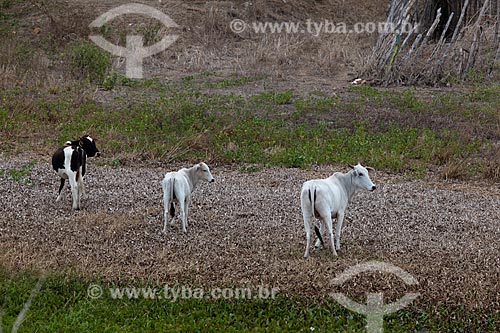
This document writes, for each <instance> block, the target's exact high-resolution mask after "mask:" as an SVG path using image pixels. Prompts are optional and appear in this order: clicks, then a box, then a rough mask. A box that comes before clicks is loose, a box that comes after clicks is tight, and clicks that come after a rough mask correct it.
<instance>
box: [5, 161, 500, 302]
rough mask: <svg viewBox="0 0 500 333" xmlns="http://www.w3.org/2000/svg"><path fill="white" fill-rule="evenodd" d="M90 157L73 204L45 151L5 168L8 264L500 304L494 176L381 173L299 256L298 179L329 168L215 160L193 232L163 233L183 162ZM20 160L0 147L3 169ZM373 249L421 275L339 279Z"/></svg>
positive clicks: (199, 193) (196, 203) (194, 211)
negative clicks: (18, 172) (475, 179)
mask: <svg viewBox="0 0 500 333" xmlns="http://www.w3.org/2000/svg"><path fill="white" fill-rule="evenodd" d="M95 161H96V160H95V159H94V160H92V161H91V162H90V166H89V171H88V174H87V176H86V180H85V183H86V192H87V195H86V197H85V198H84V199H83V210H82V211H78V212H74V211H72V210H71V203H70V200H71V199H70V193H69V191H68V193H67V195H66V197H65V199H64V200H63V201H61V202H58V203H56V202H55V198H56V190H57V187H58V184H59V180H58V178H57V176H56V174H55V173H54V172H53V171H52V170H51V166H50V164H49V163H48V162H46V161H39V162H38V163H36V165H35V166H34V168H33V170H32V172H31V175H30V176H29V181H30V184H29V185H26V184H25V183H24V182H15V181H13V180H12V179H9V177H8V176H6V175H3V176H0V193H1V198H2V204H1V205H2V213H1V214H0V264H1V265H3V266H5V267H9V268H11V269H21V268H32V269H33V268H34V269H36V270H49V271H67V272H71V271H73V272H75V271H76V272H77V273H83V274H86V275H96V276H99V277H102V278H104V279H111V280H114V281H122V282H123V283H125V282H124V281H130V280H131V279H137V280H146V281H149V282H150V283H158V284H164V283H168V284H170V285H172V284H174V283H179V284H190V285H196V286H199V285H201V286H212V287H215V286H218V287H222V286H258V285H268V286H272V287H277V288H279V289H280V292H281V293H284V294H290V295H296V294H300V295H308V296H319V297H326V296H327V295H328V293H330V292H332V291H334V290H335V289H339V288H340V289H339V290H340V291H344V292H346V293H348V294H350V295H353V297H357V296H359V295H363V294H364V292H365V291H375V290H378V291H384V292H386V296H388V297H389V298H394V299H396V298H399V297H400V295H402V294H404V293H405V292H410V291H411V292H420V293H421V294H422V295H421V299H420V302H423V303H428V304H441V303H442V304H452V305H457V306H462V305H463V306H466V307H467V308H470V309H488V310H492V309H498V308H499V292H500V284H499V283H498V281H499V272H500V258H499V254H500V245H499V242H498V239H499V237H500V219H499V218H500V216H499V215H500V211H499V209H498V207H500V190H499V189H498V186H495V185H487V184H482V183H467V184H465V183H444V182H439V181H432V180H425V181H424V180H411V181H409V180H405V179H404V178H402V177H398V176H394V175H389V174H385V173H383V172H377V173H375V174H374V175H373V176H372V179H373V180H374V182H375V183H376V184H377V185H378V188H377V190H376V191H375V192H373V193H369V192H365V193H361V194H359V195H358V196H357V197H356V198H355V199H354V201H353V203H352V204H351V207H350V209H349V211H348V213H347V221H346V223H345V225H344V229H343V234H342V240H343V244H342V249H341V251H340V252H339V257H338V258H333V257H332V256H331V252H330V250H329V248H326V249H323V250H321V251H318V252H312V254H311V257H310V258H309V259H308V260H304V259H303V258H302V256H303V251H304V246H305V239H304V238H305V237H304V231H303V222H302V219H301V213H300V203H299V192H300V187H301V184H302V182H304V181H305V180H307V179H311V178H317V177H326V176H328V175H329V174H330V173H331V172H332V171H333V170H332V168H331V167H316V168H313V169H312V170H298V169H285V168H267V169H264V170H262V171H257V172H241V171H240V167H237V166H218V165H212V173H213V175H214V177H215V178H216V182H215V183H213V184H207V183H203V184H201V185H200V186H199V188H197V189H196V191H195V193H194V194H193V203H192V208H191V211H190V215H189V220H188V233H187V234H183V233H182V232H181V228H180V225H179V224H176V225H175V226H174V227H173V228H170V229H169V230H168V233H167V234H162V233H161V229H162V214H163V207H162V192H161V186H160V181H161V179H162V177H163V175H164V173H165V172H166V171H168V170H173V169H176V168H177V167H179V165H175V166H172V165H170V166H153V165H151V166H134V167H127V168H119V169H117V168H113V167H110V166H96V165H95V164H94V162H95ZM24 162H27V160H26V161H22V160H20V159H19V158H16V159H9V158H6V157H1V156H0V169H4V170H5V169H12V168H19V167H20V165H22V164H23V163H24ZM431 178H432V177H429V179H431ZM368 260H380V261H384V262H388V263H392V264H394V265H396V266H399V267H401V268H403V269H404V270H406V271H408V272H409V273H410V274H412V275H413V276H414V277H415V278H416V279H417V280H418V281H419V285H418V286H416V287H407V286H405V285H404V284H403V283H402V282H401V281H400V280H398V279H396V278H394V276H390V275H387V274H385V273H372V274H363V275H361V276H358V277H356V278H355V279H353V280H352V281H349V282H346V283H345V284H344V285H343V286H341V287H333V286H332V285H331V283H330V281H331V279H332V278H333V277H335V276H336V275H338V274H340V273H341V272H342V271H344V269H346V268H347V267H349V266H352V265H355V264H358V263H362V262H365V261H368ZM358 294H359V295H358Z"/></svg>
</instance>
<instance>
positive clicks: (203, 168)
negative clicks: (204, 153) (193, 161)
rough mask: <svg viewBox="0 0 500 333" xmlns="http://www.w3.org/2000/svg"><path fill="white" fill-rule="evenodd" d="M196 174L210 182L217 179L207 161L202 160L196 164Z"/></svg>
mask: <svg viewBox="0 0 500 333" xmlns="http://www.w3.org/2000/svg"><path fill="white" fill-rule="evenodd" d="M196 175H197V176H198V179H203V180H206V181H207V182H209V183H213V182H214V181H215V179H214V177H212V174H211V173H210V168H209V167H208V165H206V164H205V163H203V162H201V163H200V164H198V165H197V166H196Z"/></svg>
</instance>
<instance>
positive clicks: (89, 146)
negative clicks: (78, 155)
mask: <svg viewBox="0 0 500 333" xmlns="http://www.w3.org/2000/svg"><path fill="white" fill-rule="evenodd" d="M79 146H80V147H82V149H83V150H85V153H86V154H87V156H88V157H94V156H99V155H101V153H100V152H99V149H97V146H96V145H95V141H94V139H92V138H91V137H90V136H89V135H84V136H82V137H81V138H80V140H79Z"/></svg>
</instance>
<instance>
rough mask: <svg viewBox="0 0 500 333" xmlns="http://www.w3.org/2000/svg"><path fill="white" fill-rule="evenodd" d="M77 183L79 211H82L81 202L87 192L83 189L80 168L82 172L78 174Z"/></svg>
mask: <svg viewBox="0 0 500 333" xmlns="http://www.w3.org/2000/svg"><path fill="white" fill-rule="evenodd" d="M76 183H77V188H78V203H77V204H78V209H80V207H81V204H80V200H81V198H82V196H83V193H84V192H85V189H84V187H83V177H82V168H81V167H80V172H77V179H76Z"/></svg>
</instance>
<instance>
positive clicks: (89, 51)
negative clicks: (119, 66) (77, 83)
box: [69, 40, 111, 84]
mask: <svg viewBox="0 0 500 333" xmlns="http://www.w3.org/2000/svg"><path fill="white" fill-rule="evenodd" d="M70 48H71V49H70V54H69V55H70V66H71V72H72V73H73V74H74V75H76V76H77V77H78V78H84V79H87V80H89V81H90V82H93V83H97V84H101V83H102V82H104V80H105V79H106V77H107V74H108V72H109V71H110V69H111V56H110V55H109V54H108V53H107V52H106V51H104V50H102V49H100V48H99V47H98V46H97V45H94V44H93V43H91V42H89V41H86V40H80V41H77V42H75V43H73V44H71V45H70Z"/></svg>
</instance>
